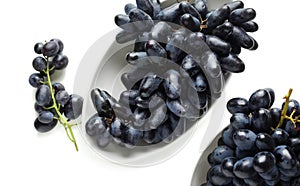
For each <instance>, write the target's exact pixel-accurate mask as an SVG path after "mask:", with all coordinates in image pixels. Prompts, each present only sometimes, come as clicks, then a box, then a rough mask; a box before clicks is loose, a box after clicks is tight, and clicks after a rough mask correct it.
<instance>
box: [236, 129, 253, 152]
mask: <svg viewBox="0 0 300 186" xmlns="http://www.w3.org/2000/svg"><path fill="white" fill-rule="evenodd" d="M255 140H256V134H255V133H254V132H252V131H251V130H248V129H239V130H237V131H236V132H235V133H234V134H233V141H234V143H235V145H236V146H237V147H238V148H239V149H241V150H251V149H252V148H253V147H254V145H255Z"/></svg>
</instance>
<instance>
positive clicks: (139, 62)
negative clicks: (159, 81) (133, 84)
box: [126, 52, 149, 66]
mask: <svg viewBox="0 0 300 186" xmlns="http://www.w3.org/2000/svg"><path fill="white" fill-rule="evenodd" d="M126 61H127V62H128V63H129V64H131V65H136V66H145V65H147V64H149V58H148V55H147V53H146V52H129V53H127V55H126Z"/></svg>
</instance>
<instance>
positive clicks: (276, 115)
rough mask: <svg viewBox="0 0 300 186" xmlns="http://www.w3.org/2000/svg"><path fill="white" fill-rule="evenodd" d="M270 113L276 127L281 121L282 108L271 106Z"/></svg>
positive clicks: (273, 125)
mask: <svg viewBox="0 0 300 186" xmlns="http://www.w3.org/2000/svg"><path fill="white" fill-rule="evenodd" d="M270 114H271V118H272V127H273V128H276V127H277V125H278V123H279V121H280V118H281V109H280V108H271V109H270Z"/></svg>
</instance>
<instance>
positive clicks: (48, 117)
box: [38, 111, 54, 123]
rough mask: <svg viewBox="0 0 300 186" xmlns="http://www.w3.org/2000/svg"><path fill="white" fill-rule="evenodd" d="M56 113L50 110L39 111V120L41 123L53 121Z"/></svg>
mask: <svg viewBox="0 0 300 186" xmlns="http://www.w3.org/2000/svg"><path fill="white" fill-rule="evenodd" d="M53 117H54V115H53V113H52V112H50V111H41V112H39V116H38V120H39V121H40V122H41V123H51V122H52V121H53V119H54V118H53Z"/></svg>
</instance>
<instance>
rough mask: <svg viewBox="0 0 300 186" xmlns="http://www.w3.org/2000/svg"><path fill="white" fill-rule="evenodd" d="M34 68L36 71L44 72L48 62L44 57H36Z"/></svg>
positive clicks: (33, 63) (33, 62)
mask: <svg viewBox="0 0 300 186" xmlns="http://www.w3.org/2000/svg"><path fill="white" fill-rule="evenodd" d="M32 66H33V68H34V69H35V70H36V71H44V70H46V69H47V62H46V60H45V58H43V57H40V56H38V57H36V58H34V59H33V61H32Z"/></svg>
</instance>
